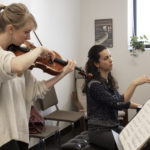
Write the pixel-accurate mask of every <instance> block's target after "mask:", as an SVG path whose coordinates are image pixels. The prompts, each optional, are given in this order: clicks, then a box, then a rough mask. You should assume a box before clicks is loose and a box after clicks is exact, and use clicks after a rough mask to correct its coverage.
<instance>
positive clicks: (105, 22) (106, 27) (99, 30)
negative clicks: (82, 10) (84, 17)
mask: <svg viewBox="0 0 150 150" xmlns="http://www.w3.org/2000/svg"><path fill="white" fill-rule="evenodd" d="M112 31H113V26H112V19H98V20H95V44H96V45H99V44H102V45H104V46H105V47H108V48H112V47H113V32H112Z"/></svg>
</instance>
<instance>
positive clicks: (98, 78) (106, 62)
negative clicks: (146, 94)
mask: <svg viewBox="0 0 150 150" xmlns="http://www.w3.org/2000/svg"><path fill="white" fill-rule="evenodd" d="M112 66H113V61H112V57H111V54H110V51H109V50H108V49H107V48H106V47H104V46H102V45H95V46H93V47H91V49H90V50H89V52H88V61H87V63H86V73H90V74H92V77H91V78H88V79H86V82H85V87H84V90H85V92H86V94H87V113H88V131H89V140H90V142H91V143H93V144H96V145H98V146H99V147H101V148H104V149H107V150H116V149H117V146H116V143H115V140H114V137H113V134H112V130H113V131H115V132H117V133H119V132H120V131H121V130H122V128H123V127H122V126H120V124H119V121H118V110H122V109H128V108H133V109H136V108H137V107H140V105H139V104H136V103H133V102H130V99H131V97H132V95H133V93H134V90H135V88H136V87H137V86H138V85H141V84H144V83H150V78H149V77H148V76H146V75H143V76H141V77H138V78H137V79H135V80H133V81H132V82H131V84H130V85H129V87H128V88H127V90H126V91H125V92H124V94H123V95H120V94H119V93H118V91H117V84H116V81H115V79H114V78H113V76H112V75H111V70H112Z"/></svg>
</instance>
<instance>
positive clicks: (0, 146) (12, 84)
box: [0, 3, 75, 150]
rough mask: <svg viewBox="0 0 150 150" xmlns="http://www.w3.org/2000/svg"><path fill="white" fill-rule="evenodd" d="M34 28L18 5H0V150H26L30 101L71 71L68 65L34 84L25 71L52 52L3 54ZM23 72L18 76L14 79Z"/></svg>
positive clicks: (28, 13) (43, 49) (72, 67)
mask: <svg viewBox="0 0 150 150" xmlns="http://www.w3.org/2000/svg"><path fill="white" fill-rule="evenodd" d="M36 27H37V24H36V21H35V19H34V17H33V16H32V14H31V13H30V12H29V10H28V9H27V7H26V6H25V5H23V4H21V3H13V4H11V5H9V6H4V5H0V150H12V149H15V150H27V149H28V143H29V128H28V120H29V114H30V107H31V104H32V100H33V99H34V98H36V97H43V96H44V94H45V93H46V92H47V91H48V90H49V89H50V88H51V87H52V86H53V85H54V84H55V83H56V82H58V81H59V80H60V79H62V78H63V77H64V76H65V75H67V74H68V73H69V72H72V71H73V70H74V67H75V62H74V61H72V60H68V64H67V65H66V66H65V67H64V69H63V71H62V72H61V73H60V74H58V75H57V76H55V77H53V78H52V79H50V80H47V81H37V80H36V79H35V78H34V77H33V76H32V74H31V72H30V70H29V67H30V66H31V65H32V64H33V63H34V62H35V60H36V59H37V58H38V57H39V56H40V57H43V58H44V57H45V56H47V55H50V57H51V59H52V61H53V60H54V58H55V55H54V53H53V51H51V50H49V49H47V48H45V47H43V46H40V47H37V48H35V49H34V50H32V51H30V52H27V53H25V54H23V55H20V56H16V55H15V54H14V53H13V52H10V51H7V47H8V46H9V45H11V44H14V45H17V46H20V45H21V44H23V43H24V42H25V41H26V40H29V39H30V32H31V31H32V30H34V29H35V28H36ZM20 72H23V74H22V76H20V77H19V76H17V74H18V73H20Z"/></svg>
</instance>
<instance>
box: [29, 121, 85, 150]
mask: <svg viewBox="0 0 150 150" xmlns="http://www.w3.org/2000/svg"><path fill="white" fill-rule="evenodd" d="M82 131H83V130H81V129H80V126H79V123H78V122H77V123H76V124H75V127H74V128H72V127H71V126H69V127H67V128H66V129H64V130H63V131H61V133H60V135H55V136H52V137H50V138H48V139H47V140H46V150H61V148H60V146H61V144H63V143H65V142H67V141H68V140H70V139H71V138H73V137H74V136H76V135H78V134H79V133H80V132H82ZM30 150H41V144H38V145H36V146H34V147H32V148H30Z"/></svg>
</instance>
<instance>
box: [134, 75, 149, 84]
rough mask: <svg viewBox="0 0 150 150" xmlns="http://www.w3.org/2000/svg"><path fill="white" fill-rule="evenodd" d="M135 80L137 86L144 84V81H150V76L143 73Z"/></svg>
mask: <svg viewBox="0 0 150 150" xmlns="http://www.w3.org/2000/svg"><path fill="white" fill-rule="evenodd" d="M133 82H134V84H135V85H136V86H138V85H141V84H144V83H150V77H149V76H147V75H142V76H140V77H138V78H136V79H135V80H134V81H133Z"/></svg>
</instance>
